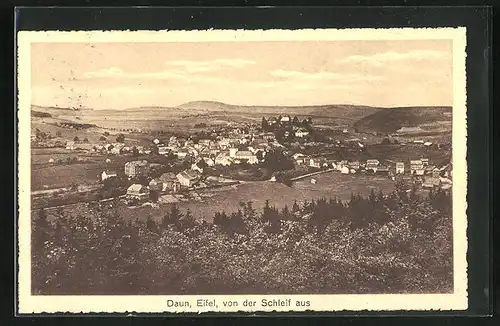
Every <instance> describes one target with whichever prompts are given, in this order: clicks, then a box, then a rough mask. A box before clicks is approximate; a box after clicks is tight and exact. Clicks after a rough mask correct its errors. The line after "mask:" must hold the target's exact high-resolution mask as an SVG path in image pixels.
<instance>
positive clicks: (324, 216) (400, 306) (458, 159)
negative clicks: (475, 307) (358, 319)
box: [17, 28, 468, 314]
mask: <svg viewBox="0 0 500 326" xmlns="http://www.w3.org/2000/svg"><path fill="white" fill-rule="evenodd" d="M17 37H18V38H17V45H18V48H17V51H18V57H17V67H18V76H17V77H18V79H17V83H18V84H17V86H18V91H19V97H18V145H19V151H18V155H19V156H18V157H19V161H18V162H19V165H18V180H19V182H18V185H19V188H18V200H19V212H18V248H19V252H18V267H19V273H18V278H17V289H18V304H19V306H18V310H19V313H25V314H32V313H81V312H84V313H92V312H93V313H101V312H105V313H132V312H135V313H205V312H221V313H224V312H252V313H261V312H262V313H265V312H304V311H325V312H335V311H386V312H387V311H396V310H411V311H423V310H466V309H467V304H468V301H467V259H466V255H467V236H466V231H467V215H466V209H467V199H466V192H467V162H466V151H467V116H466V111H467V110H466V74H465V73H466V70H465V58H466V53H465V46H466V30H465V28H420V29H413V28H403V29H304V30H195V31H71V32H63V31H47V32H44V31H21V32H19V33H18V35H17Z"/></svg>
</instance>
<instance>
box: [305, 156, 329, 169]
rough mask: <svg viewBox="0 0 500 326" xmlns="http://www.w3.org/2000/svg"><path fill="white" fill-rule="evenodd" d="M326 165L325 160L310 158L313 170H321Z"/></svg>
mask: <svg viewBox="0 0 500 326" xmlns="http://www.w3.org/2000/svg"><path fill="white" fill-rule="evenodd" d="M325 163H326V160H325V159H324V158H310V159H309V166H310V167H313V168H321V167H323V165H324V164H325Z"/></svg>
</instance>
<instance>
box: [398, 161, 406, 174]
mask: <svg viewBox="0 0 500 326" xmlns="http://www.w3.org/2000/svg"><path fill="white" fill-rule="evenodd" d="M404 173H405V164H404V162H396V174H404Z"/></svg>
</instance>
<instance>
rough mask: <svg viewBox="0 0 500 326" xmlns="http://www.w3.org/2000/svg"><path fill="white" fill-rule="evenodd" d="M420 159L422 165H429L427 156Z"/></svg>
mask: <svg viewBox="0 0 500 326" xmlns="http://www.w3.org/2000/svg"><path fill="white" fill-rule="evenodd" d="M420 161H422V164H423V165H424V166H429V159H428V158H421V159H420Z"/></svg>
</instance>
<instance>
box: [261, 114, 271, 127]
mask: <svg viewBox="0 0 500 326" xmlns="http://www.w3.org/2000/svg"><path fill="white" fill-rule="evenodd" d="M261 127H262V130H268V129H269V123H268V122H267V120H266V118H265V117H262V123H261Z"/></svg>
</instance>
